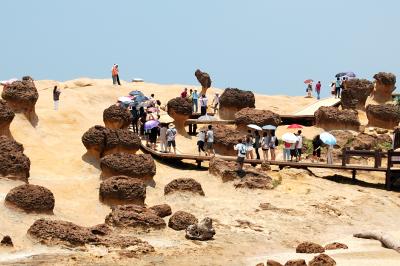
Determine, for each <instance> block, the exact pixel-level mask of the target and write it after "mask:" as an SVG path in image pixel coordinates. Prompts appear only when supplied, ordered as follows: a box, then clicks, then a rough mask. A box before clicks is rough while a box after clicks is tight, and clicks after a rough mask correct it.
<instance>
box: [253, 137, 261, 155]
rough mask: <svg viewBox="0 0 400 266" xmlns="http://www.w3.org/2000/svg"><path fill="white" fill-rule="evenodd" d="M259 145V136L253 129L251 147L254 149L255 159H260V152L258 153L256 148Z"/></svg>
mask: <svg viewBox="0 0 400 266" xmlns="http://www.w3.org/2000/svg"><path fill="white" fill-rule="evenodd" d="M260 146H261V136H260V133H259V132H258V130H256V131H254V144H253V148H254V150H255V151H256V158H257V160H260V154H259V153H258V149H259V148H260Z"/></svg>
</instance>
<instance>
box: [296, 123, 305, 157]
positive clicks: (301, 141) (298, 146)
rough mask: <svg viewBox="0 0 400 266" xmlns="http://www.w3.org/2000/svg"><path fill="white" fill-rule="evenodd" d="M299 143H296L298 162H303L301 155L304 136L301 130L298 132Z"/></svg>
mask: <svg viewBox="0 0 400 266" xmlns="http://www.w3.org/2000/svg"><path fill="white" fill-rule="evenodd" d="M296 136H297V142H296V161H297V162H300V161H301V154H302V149H303V136H302V135H301V130H299V131H297V134H296Z"/></svg>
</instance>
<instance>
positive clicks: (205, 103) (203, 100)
mask: <svg viewBox="0 0 400 266" xmlns="http://www.w3.org/2000/svg"><path fill="white" fill-rule="evenodd" d="M207 104H208V99H207V97H204V98H203V97H201V98H200V106H207Z"/></svg>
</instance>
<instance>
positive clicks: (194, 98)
mask: <svg viewBox="0 0 400 266" xmlns="http://www.w3.org/2000/svg"><path fill="white" fill-rule="evenodd" d="M198 100H199V94H197V90H194V92H193V94H192V106H193V112H194V113H197V112H198V102H197V101H198Z"/></svg>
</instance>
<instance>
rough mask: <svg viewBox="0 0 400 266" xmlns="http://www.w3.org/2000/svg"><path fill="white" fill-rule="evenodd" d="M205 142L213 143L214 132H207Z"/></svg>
mask: <svg viewBox="0 0 400 266" xmlns="http://www.w3.org/2000/svg"><path fill="white" fill-rule="evenodd" d="M207 142H214V131H212V130H208V131H207Z"/></svg>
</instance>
